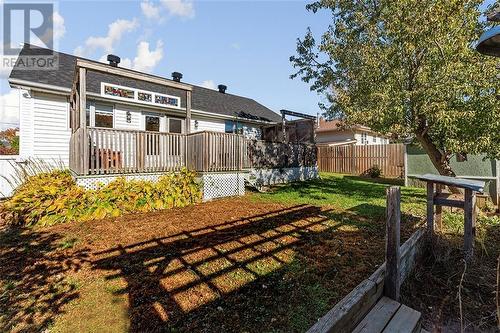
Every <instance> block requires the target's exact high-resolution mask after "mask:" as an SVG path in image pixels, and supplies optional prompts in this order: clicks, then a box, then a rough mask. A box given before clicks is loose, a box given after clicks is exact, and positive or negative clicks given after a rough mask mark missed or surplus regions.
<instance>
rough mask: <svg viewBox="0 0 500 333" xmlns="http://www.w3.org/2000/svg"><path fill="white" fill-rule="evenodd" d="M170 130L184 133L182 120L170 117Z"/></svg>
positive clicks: (170, 131)
mask: <svg viewBox="0 0 500 333" xmlns="http://www.w3.org/2000/svg"><path fill="white" fill-rule="evenodd" d="M168 132H169V133H182V120H181V119H175V118H170V119H169V120H168Z"/></svg>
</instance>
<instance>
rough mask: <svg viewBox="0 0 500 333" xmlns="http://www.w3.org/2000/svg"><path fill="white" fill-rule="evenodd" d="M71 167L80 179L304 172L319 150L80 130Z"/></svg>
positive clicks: (209, 137)
mask: <svg viewBox="0 0 500 333" xmlns="http://www.w3.org/2000/svg"><path fill="white" fill-rule="evenodd" d="M69 165H70V169H71V170H72V171H73V172H74V173H75V174H77V175H104V174H134V173H156V172H169V171H178V170H180V169H181V168H183V167H186V168H188V169H190V170H194V171H197V172H202V173H203V172H235V171H242V170H245V169H251V168H268V169H273V168H288V167H304V166H315V165H316V146H315V145H313V144H307V143H294V142H290V143H280V142H268V141H261V140H249V139H246V138H245V137H244V136H243V135H239V134H228V133H220V132H208V131H203V132H196V133H190V134H174V133H163V132H151V131H138V130H119V129H110V128H95V127H81V128H78V129H77V130H76V131H75V132H74V133H72V136H71V139H70V162H69Z"/></svg>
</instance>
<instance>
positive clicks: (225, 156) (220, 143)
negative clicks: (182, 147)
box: [186, 132, 245, 172]
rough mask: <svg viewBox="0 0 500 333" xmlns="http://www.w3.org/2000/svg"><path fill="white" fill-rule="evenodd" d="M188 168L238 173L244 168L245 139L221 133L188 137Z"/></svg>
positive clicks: (193, 134) (195, 134)
mask: <svg viewBox="0 0 500 333" xmlns="http://www.w3.org/2000/svg"><path fill="white" fill-rule="evenodd" d="M187 147H188V154H187V158H186V163H187V167H188V168H189V169H192V170H196V171H205V172H217V171H236V170H242V169H243V167H244V147H245V138H244V137H243V136H242V135H236V134H227V133H219V132H199V133H192V134H189V135H187Z"/></svg>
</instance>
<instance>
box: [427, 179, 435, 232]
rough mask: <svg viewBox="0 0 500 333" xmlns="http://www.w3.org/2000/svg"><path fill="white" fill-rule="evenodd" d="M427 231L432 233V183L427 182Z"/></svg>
mask: <svg viewBox="0 0 500 333" xmlns="http://www.w3.org/2000/svg"><path fill="white" fill-rule="evenodd" d="M427 230H429V233H430V234H431V235H432V234H433V233H434V183H433V182H427Z"/></svg>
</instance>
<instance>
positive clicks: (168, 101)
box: [155, 94, 179, 106]
mask: <svg viewBox="0 0 500 333" xmlns="http://www.w3.org/2000/svg"><path fill="white" fill-rule="evenodd" d="M155 103H156V104H163V105H169V106H179V99H178V98H176V97H169V96H163V95H158V94H155Z"/></svg>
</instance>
